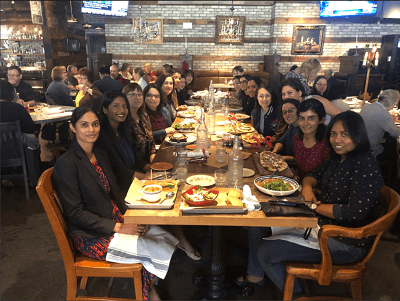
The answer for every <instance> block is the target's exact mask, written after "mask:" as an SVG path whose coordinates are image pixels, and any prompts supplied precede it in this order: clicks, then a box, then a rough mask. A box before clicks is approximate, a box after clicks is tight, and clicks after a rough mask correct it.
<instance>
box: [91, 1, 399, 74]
mask: <svg viewBox="0 0 400 301" xmlns="http://www.w3.org/2000/svg"><path fill="white" fill-rule="evenodd" d="M130 3H132V2H130ZM151 3H152V4H146V2H144V4H143V5H142V15H143V16H146V17H148V18H162V19H163V20H164V26H163V36H164V39H167V40H168V41H164V43H163V44H159V45H155V44H144V45H139V44H135V43H133V41H131V40H130V33H131V27H132V25H131V24H128V22H129V21H130V20H131V19H132V18H133V17H134V16H136V15H137V14H138V7H137V5H130V6H129V9H128V18H127V19H125V21H124V22H125V24H121V23H124V22H121V19H122V18H105V17H103V16H96V15H88V14H84V15H83V17H84V21H85V22H89V23H92V24H93V23H97V24H104V26H105V30H103V31H98V30H94V29H90V30H87V31H86V32H87V33H99V32H104V33H105V35H106V41H107V38H113V40H112V41H107V42H106V43H107V52H108V53H113V54H114V61H115V62H118V63H120V65H121V64H122V63H125V62H128V63H130V65H131V67H132V68H134V67H136V66H142V65H143V64H144V63H146V62H151V63H152V66H153V69H160V68H161V66H162V65H163V64H165V63H169V64H172V65H174V66H176V67H180V61H179V57H178V55H179V54H183V53H184V52H185V49H184V42H182V41H183V38H184V37H188V39H190V38H197V40H196V42H190V41H188V53H189V54H194V55H195V60H194V69H195V70H210V69H219V70H231V69H232V67H234V66H236V65H242V66H243V67H244V68H245V70H258V67H257V65H258V63H260V62H262V61H263V55H266V54H272V53H273V52H274V49H275V41H276V38H277V37H278V46H277V53H278V54H280V55H281V56H282V59H281V63H280V66H279V70H280V72H281V73H283V74H286V73H287V72H288V70H289V69H290V67H291V66H292V65H294V64H297V65H299V64H301V62H302V61H304V59H305V58H307V57H308V56H307V57H306V56H304V55H302V56H296V55H292V54H291V39H292V35H293V25H321V24H324V25H325V26H326V31H325V44H324V48H323V54H322V55H316V56H315V57H317V58H319V57H322V58H324V59H323V60H322V62H321V65H322V66H323V68H324V69H325V68H332V69H333V70H334V71H338V70H339V62H338V59H337V57H338V56H342V55H346V53H347V51H348V49H349V48H354V47H355V45H356V43H355V36H356V34H357V35H358V38H359V41H360V42H359V43H358V46H359V47H360V48H362V47H364V46H365V44H367V43H369V42H367V41H368V39H371V40H373V41H374V43H376V44H378V47H379V46H380V43H379V42H378V41H380V38H381V36H382V35H387V34H395V33H398V32H400V24H376V23H375V24H362V23H354V24H353V23H337V21H336V22H335V21H330V20H329V21H326V20H321V19H320V18H319V1H302V2H280V1H277V2H275V4H274V3H273V2H272V1H249V5H239V4H238V5H237V4H235V11H234V14H235V15H237V16H245V17H246V29H245V43H244V45H227V44H223V45H217V44H215V43H213V42H212V41H213V39H214V36H215V17H216V16H217V15H224V16H228V15H229V14H230V11H229V8H230V6H231V1H219V3H223V4H224V5H221V4H218V5H215V4H212V3H215V1H213V2H211V4H210V5H176V2H170V4H166V2H165V1H159V2H158V4H157V1H152V2H151ZM153 3H154V4H153ZM250 3H252V4H250ZM262 4H264V5H262ZM114 20H120V21H119V22H118V21H114ZM179 20H181V21H182V20H185V22H191V20H192V23H193V26H192V29H183V26H182V24H181V23H182V22H178V21H179ZM175 23H179V24H175ZM199 38H200V39H199ZM340 38H342V41H338V40H340ZM115 39H119V40H121V41H118V42H115ZM202 39H204V41H202ZM210 39H211V41H210ZM260 39H261V41H260ZM262 39H265V41H263V40H262ZM171 40H176V41H171ZM246 40H247V42H246ZM369 44H370V43H369ZM143 56H152V57H151V58H150V59H146V58H145V57H143ZM196 56H202V58H201V60H196ZM214 57H217V58H214ZM221 57H222V58H221ZM242 57H243V59H242ZM310 57H311V56H310Z"/></svg>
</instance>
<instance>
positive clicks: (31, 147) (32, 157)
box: [0, 84, 40, 186]
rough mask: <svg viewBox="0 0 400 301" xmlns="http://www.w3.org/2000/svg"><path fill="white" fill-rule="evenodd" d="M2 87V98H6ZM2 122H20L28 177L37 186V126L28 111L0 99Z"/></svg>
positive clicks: (38, 158) (7, 184)
mask: <svg viewBox="0 0 400 301" xmlns="http://www.w3.org/2000/svg"><path fill="white" fill-rule="evenodd" d="M3 86H5V85H3V84H2V86H1V88H2V89H1V96H2V97H3V96H6V95H5V93H4V92H5V91H4V92H3V90H6V89H3ZM0 120H1V122H2V123H3V122H15V121H17V120H19V124H20V128H21V134H22V137H21V141H22V144H23V146H24V152H25V158H26V163H27V169H28V177H29V180H30V184H31V186H36V185H37V182H38V180H39V176H40V168H39V164H40V149H39V147H40V145H39V140H38V138H37V137H36V135H35V131H36V126H35V124H34V123H33V120H32V117H31V115H29V113H28V111H27V110H26V109H25V108H24V107H23V106H21V105H20V104H18V103H15V102H12V101H9V100H7V99H0ZM3 185H6V186H13V184H12V183H10V182H3Z"/></svg>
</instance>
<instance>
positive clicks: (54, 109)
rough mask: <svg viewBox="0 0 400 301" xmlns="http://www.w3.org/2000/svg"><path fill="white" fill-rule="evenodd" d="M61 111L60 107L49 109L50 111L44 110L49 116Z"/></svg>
mask: <svg viewBox="0 0 400 301" xmlns="http://www.w3.org/2000/svg"><path fill="white" fill-rule="evenodd" d="M62 112H63V110H62V109H61V107H57V108H51V109H47V110H46V114H47V115H50V114H59V113H62Z"/></svg>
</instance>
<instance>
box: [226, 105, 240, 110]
mask: <svg viewBox="0 0 400 301" xmlns="http://www.w3.org/2000/svg"><path fill="white" fill-rule="evenodd" d="M241 108H242V107H241V106H240V105H229V109H241Z"/></svg>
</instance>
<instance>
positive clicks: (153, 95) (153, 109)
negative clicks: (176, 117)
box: [143, 75, 175, 144]
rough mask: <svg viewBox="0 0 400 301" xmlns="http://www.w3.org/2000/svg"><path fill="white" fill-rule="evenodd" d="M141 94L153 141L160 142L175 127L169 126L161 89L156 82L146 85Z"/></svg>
mask: <svg viewBox="0 0 400 301" xmlns="http://www.w3.org/2000/svg"><path fill="white" fill-rule="evenodd" d="M161 76H162V75H160V76H159V77H158V78H160V77H161ZM171 80H172V79H171ZM143 95H144V102H145V104H146V112H147V114H148V115H149V119H150V124H151V129H152V131H153V137H154V141H155V143H156V144H161V143H162V142H163V141H164V138H165V136H166V135H167V134H173V133H175V129H174V128H173V127H171V125H172V118H171V115H170V113H169V112H168V109H167V108H166V107H165V106H164V104H163V102H162V101H161V90H160V88H159V87H158V86H157V85H156V84H149V85H147V87H146V88H145V89H144V91H143Z"/></svg>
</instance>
